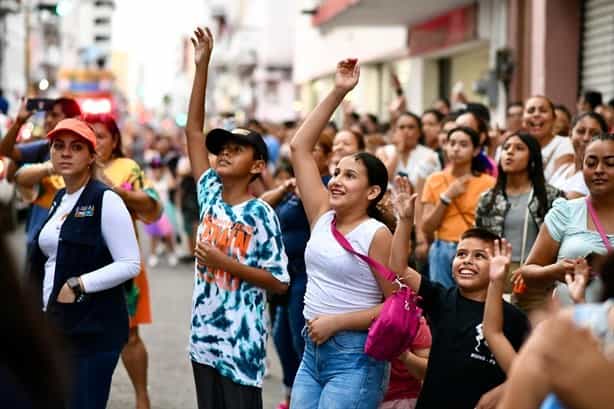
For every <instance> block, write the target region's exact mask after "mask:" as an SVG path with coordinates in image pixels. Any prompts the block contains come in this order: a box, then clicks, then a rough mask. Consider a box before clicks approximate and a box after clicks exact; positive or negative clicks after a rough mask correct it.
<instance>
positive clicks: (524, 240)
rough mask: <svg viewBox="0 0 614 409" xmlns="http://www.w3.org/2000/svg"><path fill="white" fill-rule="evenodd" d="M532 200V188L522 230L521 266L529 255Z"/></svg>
mask: <svg viewBox="0 0 614 409" xmlns="http://www.w3.org/2000/svg"><path fill="white" fill-rule="evenodd" d="M531 200H533V188H531V193H529V201H528V202H527V208H526V211H525V213H524V227H523V228H522V247H521V248H520V265H522V264H524V260H525V256H526V255H527V254H526V252H527V232H528V230H529V217H530V213H529V206H530V205H531Z"/></svg>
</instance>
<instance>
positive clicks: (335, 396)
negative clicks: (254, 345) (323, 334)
mask: <svg viewBox="0 0 614 409" xmlns="http://www.w3.org/2000/svg"><path fill="white" fill-rule="evenodd" d="M303 333H304V336H305V353H304V354H303V360H302V361H301V366H300V367H299V369H298V373H297V374H296V379H295V380H294V387H293V388H292V401H291V403H290V407H291V408H297V409H298V408H300V409H333V408H334V409H346V408H347V409H349V408H352V409H376V408H377V407H378V406H379V404H380V402H381V401H382V399H383V397H384V393H385V392H386V388H387V387H388V378H389V376H390V372H389V365H388V362H385V361H378V360H376V359H374V358H371V357H370V356H368V355H367V354H365V353H364V348H365V341H366V339H367V333H366V332H362V331H361V332H358V331H343V332H339V333H337V334H335V335H334V336H333V337H331V338H330V339H329V340H328V341H326V342H325V343H324V344H322V345H320V346H317V345H315V344H314V343H313V342H312V341H311V339H310V338H309V336H308V335H307V331H306V330H303Z"/></svg>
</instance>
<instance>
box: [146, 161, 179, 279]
mask: <svg viewBox="0 0 614 409" xmlns="http://www.w3.org/2000/svg"><path fill="white" fill-rule="evenodd" d="M148 165H149V166H148V167H149V172H148V173H149V178H150V180H151V181H152V183H153V187H154V189H155V190H156V192H158V195H159V196H160V202H161V203H162V205H163V206H164V212H163V213H162V216H160V218H159V219H158V220H156V221H155V222H153V223H151V224H147V225H145V231H146V232H147V234H148V235H149V242H150V246H151V247H150V253H149V259H148V261H147V263H148V264H149V267H156V266H157V265H158V263H159V259H158V255H159V249H158V247H159V245H160V243H163V244H164V247H165V248H166V252H167V257H168V264H169V266H171V267H175V266H176V265H177V262H178V261H177V256H176V255H175V231H176V229H175V228H174V227H173V223H172V222H171V220H172V219H173V218H174V215H173V214H171V208H173V207H172V205H171V203H170V197H169V191H170V190H171V189H174V185H175V180H174V178H173V176H172V175H171V173H170V171H169V170H168V168H167V167H166V165H165V164H164V163H162V161H161V160H160V158H159V157H153V158H152V159H151V160H150V161H149V164H148Z"/></svg>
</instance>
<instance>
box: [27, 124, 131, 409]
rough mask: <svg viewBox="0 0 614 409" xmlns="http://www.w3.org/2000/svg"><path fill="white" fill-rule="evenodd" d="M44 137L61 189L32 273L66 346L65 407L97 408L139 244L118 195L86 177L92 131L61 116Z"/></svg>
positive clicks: (121, 335) (120, 331)
mask: <svg viewBox="0 0 614 409" xmlns="http://www.w3.org/2000/svg"><path fill="white" fill-rule="evenodd" d="M48 137H49V139H50V142H51V163H52V164H53V167H54V169H55V171H56V172H57V173H58V174H59V175H61V176H62V177H63V178H64V182H65V184H66V188H64V189H62V190H60V191H59V192H58V193H57V195H56V196H55V198H54V200H53V203H52V205H51V208H50V210H49V216H48V218H47V220H46V222H45V224H44V225H43V227H42V228H41V230H40V231H39V233H38V234H37V237H36V240H35V244H36V246H35V248H34V252H33V255H32V272H33V273H34V276H35V277H38V278H39V285H40V288H39V289H40V290H41V295H42V299H41V301H42V309H43V310H44V311H46V313H47V315H48V317H49V318H50V320H51V321H53V322H54V323H55V324H56V326H57V327H58V329H59V330H60V332H61V333H62V334H63V335H64V338H65V340H66V341H67V344H68V351H69V353H70V355H69V356H70V362H69V363H70V365H71V368H72V388H71V391H70V399H69V401H70V406H69V408H70V409H81V408H88V409H92V408H93V409H98V408H100V409H102V408H105V407H106V404H107V400H108V397H109V390H110V387H111V378H112V375H113V371H114V369H115V366H116V365H117V361H118V359H119V355H120V352H121V351H122V349H123V347H124V345H125V344H126V341H127V340H128V314H127V311H126V300H125V297H124V290H123V284H124V283H125V282H126V281H128V280H130V279H131V278H133V277H135V276H136V275H137V274H138V272H139V269H140V256H139V247H138V243H137V240H136V234H135V231H134V226H133V224H132V223H131V218H130V213H129V212H128V209H127V208H126V206H125V204H124V202H123V200H122V199H121V198H120V197H119V196H118V195H117V194H116V193H114V192H113V191H111V190H110V189H109V187H108V186H106V185H104V184H103V183H101V182H99V181H97V180H95V179H94V178H93V177H92V175H93V171H92V169H93V167H94V164H95V161H96V134H95V133H94V130H93V129H92V128H91V127H90V126H89V125H88V124H87V123H85V122H83V121H80V120H78V119H65V120H62V121H60V122H59V123H58V124H57V125H56V127H55V128H54V130H53V131H52V132H50V133H49V134H48Z"/></svg>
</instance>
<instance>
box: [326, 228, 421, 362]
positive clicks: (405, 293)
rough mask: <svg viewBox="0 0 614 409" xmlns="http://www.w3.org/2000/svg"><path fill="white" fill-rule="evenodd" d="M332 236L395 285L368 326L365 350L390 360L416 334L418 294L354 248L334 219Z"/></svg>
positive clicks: (382, 359) (418, 309) (397, 354)
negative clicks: (393, 291)
mask: <svg viewBox="0 0 614 409" xmlns="http://www.w3.org/2000/svg"><path fill="white" fill-rule="evenodd" d="M330 229H331V231H332V233H333V237H335V239H336V240H337V242H338V243H339V244H340V245H341V247H343V248H344V249H345V250H347V251H348V252H350V253H352V254H353V255H355V256H356V257H358V258H360V259H361V260H363V261H364V262H365V263H367V264H368V265H369V266H370V267H371V268H373V269H374V270H375V271H377V273H378V274H379V275H380V276H381V277H382V278H384V279H385V280H388V281H391V282H395V283H396V284H397V285H399V289H398V290H397V291H395V293H394V294H392V295H390V297H388V298H387V299H386V301H384V305H383V306H382V309H381V311H380V313H379V316H378V317H377V318H376V319H375V321H374V322H373V324H371V327H370V328H369V334H368V336H367V341H366V342H365V353H366V354H367V355H370V356H372V357H373V358H375V359H378V360H381V361H390V360H392V359H394V358H396V357H398V356H399V355H400V354H401V353H402V352H404V351H405V350H407V349H408V348H409V346H410V345H411V343H412V341H413V340H414V338H415V337H416V333H417V332H418V327H419V325H420V317H421V316H422V309H421V308H420V307H418V305H417V301H418V295H417V294H416V293H415V292H414V291H413V290H412V289H411V288H409V287H407V286H406V285H405V284H402V283H401V282H400V281H399V280H398V279H397V276H396V274H395V273H393V272H392V271H390V269H388V268H387V267H386V266H384V265H382V264H381V263H378V262H377V261H375V260H373V259H372V258H371V257H369V256H366V255H364V254H360V253H358V252H357V251H355V250H354V248H353V247H352V245H351V244H350V242H348V241H347V239H346V238H345V237H344V236H343V234H341V232H340V231H339V230H337V221H336V219H333V221H332V222H331V224H330Z"/></svg>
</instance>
